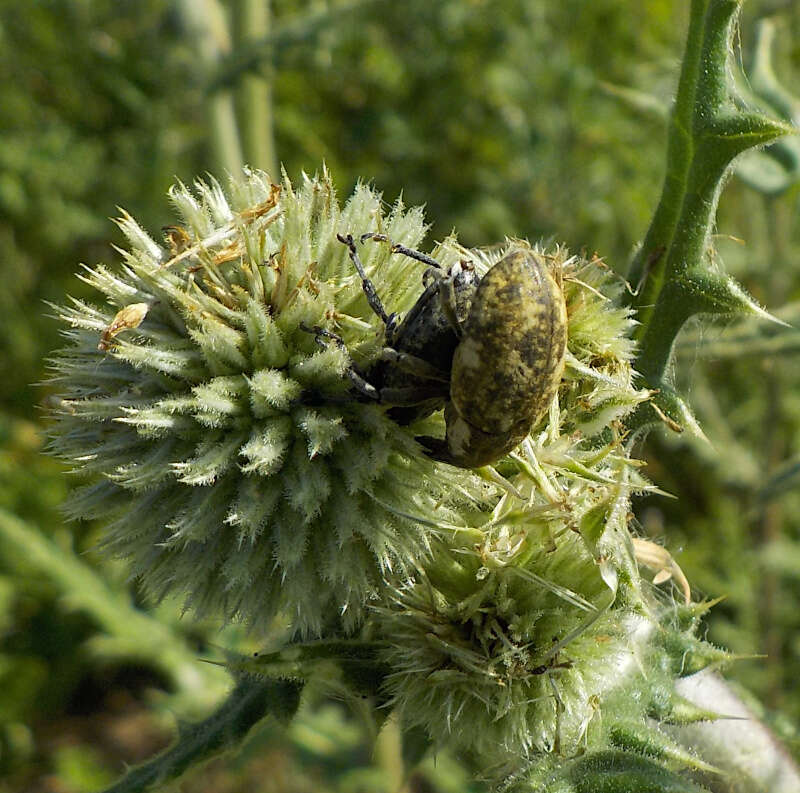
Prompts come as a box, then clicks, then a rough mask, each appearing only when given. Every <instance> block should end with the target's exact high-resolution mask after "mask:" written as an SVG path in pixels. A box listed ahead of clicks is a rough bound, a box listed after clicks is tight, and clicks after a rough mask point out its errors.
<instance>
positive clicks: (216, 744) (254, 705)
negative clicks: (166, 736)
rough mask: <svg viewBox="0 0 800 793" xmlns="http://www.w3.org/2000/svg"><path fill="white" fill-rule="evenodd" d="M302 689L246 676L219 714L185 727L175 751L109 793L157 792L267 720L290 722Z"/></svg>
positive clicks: (142, 767) (140, 769) (136, 770)
mask: <svg viewBox="0 0 800 793" xmlns="http://www.w3.org/2000/svg"><path fill="white" fill-rule="evenodd" d="M301 690H302V686H301V685H300V684H298V683H292V682H286V681H275V680H270V681H264V680H257V679H255V678H252V677H245V678H242V679H241V680H240V681H239V683H238V684H237V685H236V687H235V688H234V689H233V691H231V693H230V695H229V696H228V699H227V700H225V702H224V703H223V704H222V705H221V706H220V707H219V708H218V709H217V711H216V712H214V713H213V714H212V715H211V716H209V717H208V718H207V719H205V721H201V722H198V723H195V724H190V725H186V726H182V727H181V729H180V732H179V734H178V740H177V741H176V742H175V744H174V745H173V746H172V747H170V748H169V749H167V751H165V752H163V753H162V754H160V755H158V756H157V757H155V758H154V759H152V760H150V761H149V762H147V763H144V764H143V765H140V766H137V767H136V768H132V769H131V770H130V771H128V773H127V774H126V775H125V776H124V777H123V778H122V779H121V780H120V781H119V782H117V783H116V784H115V785H112V786H111V787H110V788H107V789H106V792H105V793H140V792H141V791H147V790H156V789H157V788H159V787H160V786H162V785H164V784H166V783H168V782H171V781H173V780H175V779H177V778H178V777H180V776H181V775H182V774H183V773H184V772H185V771H186V770H187V769H190V768H192V767H195V766H196V765H197V764H198V763H201V762H205V761H206V760H209V759H211V758H212V757H215V756H216V755H218V754H220V753H221V752H224V751H226V750H228V749H232V748H235V747H236V746H238V745H239V744H241V742H242V741H243V740H244V738H245V736H246V735H247V733H248V732H249V731H250V728H251V727H253V725H255V724H257V723H258V722H259V721H261V719H263V718H264V717H265V716H267V715H270V716H273V717H274V718H276V719H277V720H278V721H279V722H280V723H282V724H286V723H287V722H288V721H289V720H290V719H291V718H292V717H293V716H294V714H295V713H296V711H297V707H298V705H299V704H300V692H301Z"/></svg>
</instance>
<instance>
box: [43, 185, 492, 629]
mask: <svg viewBox="0 0 800 793" xmlns="http://www.w3.org/2000/svg"><path fill="white" fill-rule="evenodd" d="M228 192H229V196H226V195H225V193H224V192H223V190H222V189H221V188H220V186H219V185H218V184H217V183H216V182H214V181H209V182H197V183H196V185H195V190H194V192H192V191H190V190H188V189H186V188H185V187H183V186H178V187H177V188H175V189H173V191H172V193H171V197H172V200H173V202H174V205H175V207H176V209H177V211H178V213H179V215H180V216H181V221H180V222H181V224H182V225H179V226H170V227H168V229H167V231H168V236H167V245H165V246H161V245H159V244H157V243H156V242H155V241H154V240H153V239H152V238H151V237H149V236H148V235H147V233H146V232H145V231H144V230H142V229H141V228H140V227H139V226H138V225H137V224H136V223H135V221H134V220H133V219H132V218H131V217H130V216H128V215H127V214H123V216H122V218H121V219H120V220H119V225H120V228H121V229H122V231H123V232H124V234H125V236H126V237H127V239H128V241H129V243H130V246H131V247H130V250H129V251H123V252H122V254H123V257H124V264H123V265H122V266H121V267H120V268H119V269H111V268H108V267H106V266H104V265H99V266H97V267H94V268H91V269H89V268H86V271H85V273H84V274H83V275H82V276H81V278H82V279H83V280H84V281H86V282H87V283H88V284H90V285H91V286H93V287H95V288H96V289H97V290H98V292H99V293H100V294H101V295H102V296H103V297H104V298H105V301H106V304H105V305H102V306H97V305H91V304H88V303H85V302H82V301H78V300H73V301H72V305H70V306H68V307H58V308H57V311H58V316H59V317H60V318H61V320H63V321H64V322H65V323H67V324H68V325H69V326H70V328H69V329H68V330H67V331H66V332H65V335H66V337H67V339H68V340H69V346H68V347H66V349H63V350H61V351H60V352H58V353H57V354H56V355H55V356H54V357H53V359H52V361H51V363H52V367H53V369H54V374H53V377H52V380H51V383H52V384H53V385H54V386H55V387H56V388H57V389H58V390H59V391H60V394H61V395H60V399H59V401H58V407H57V408H56V409H55V410H54V418H55V422H54V426H53V429H52V448H53V450H54V451H55V453H57V454H58V455H59V456H61V457H63V458H64V459H65V460H67V461H68V462H70V463H72V464H74V466H75V468H76V469H77V470H78V471H80V472H84V473H88V474H95V475H99V477H98V478H97V480H96V481H94V482H93V483H91V484H88V485H86V486H84V487H83V488H81V489H78V490H77V491H76V492H75V494H74V495H73V497H72V499H71V501H70V502H69V503H68V505H67V511H68V514H70V515H72V516H75V517H87V518H102V519H103V520H104V521H105V522H106V524H107V526H106V535H105V540H104V543H105V546H106V548H107V549H108V550H109V551H110V552H112V553H114V554H116V555H120V556H124V557H127V558H128V559H129V560H130V561H131V563H132V569H133V574H134V575H136V576H138V577H139V578H140V579H141V581H142V582H143V584H144V585H145V588H146V589H147V590H148V591H149V592H150V593H152V594H153V595H154V596H156V597H160V596H163V595H164V594H166V593H168V592H179V593H180V592H183V593H185V594H186V595H187V602H188V604H189V605H190V606H191V607H193V608H195V609H196V610H197V611H199V612H200V613H211V612H222V613H224V614H225V616H227V617H243V618H245V619H246V620H248V621H249V622H252V623H255V624H257V625H259V626H261V627H262V628H266V627H268V624H269V621H270V620H271V619H272V618H273V617H274V616H275V615H277V614H279V613H282V614H285V615H287V616H288V617H289V619H290V621H291V625H292V627H293V629H294V630H295V631H296V632H298V633H300V634H302V635H314V634H318V633H320V632H321V631H322V630H323V627H324V626H327V627H329V628H330V627H331V626H332V625H343V626H344V628H345V629H348V630H349V629H352V628H354V627H355V626H356V625H358V624H359V622H360V621H361V620H362V618H363V614H364V607H365V604H366V603H367V602H368V601H369V600H370V598H371V597H373V595H374V593H375V591H376V589H377V588H378V586H379V583H380V581H381V580H382V577H383V576H384V575H386V574H387V573H388V572H389V571H391V570H395V571H402V570H405V569H413V568H415V567H416V566H418V565H419V561H420V557H421V555H424V553H425V552H426V548H427V545H428V537H427V534H426V533H427V532H428V531H429V529H427V528H426V527H424V526H423V525H421V524H419V523H417V522H415V521H413V520H409V519H408V518H406V517H403V515H404V514H407V513H419V514H424V515H432V514H434V513H435V514H436V515H437V516H438V518H439V519H444V520H448V519H453V517H454V513H453V512H452V509H451V507H453V506H454V505H455V503H456V498H455V497H454V495H453V494H454V493H457V494H458V496H457V498H458V499H463V498H464V494H465V493H467V494H469V495H470V496H471V497H473V498H477V499H478V500H481V499H482V498H483V496H484V491H485V490H486V488H487V486H486V485H485V484H481V483H480V481H479V480H478V479H477V478H476V477H474V476H472V475H471V474H468V473H466V472H465V473H458V474H454V473H453V472H452V471H450V472H448V475H447V477H440V476H437V475H435V469H436V464H435V463H433V462H431V461H430V460H428V459H427V458H426V457H425V456H424V455H423V454H422V452H421V451H420V450H419V447H418V446H417V444H416V443H415V441H414V440H413V435H412V434H411V433H410V432H409V431H407V430H405V429H402V428H400V427H398V426H397V425H396V424H395V423H393V422H392V421H390V420H389V419H388V418H387V417H386V416H385V415H384V412H383V409H382V408H379V407H376V406H373V405H366V404H361V403H359V402H357V401H355V400H353V399H352V398H351V397H350V395H349V394H348V393H347V392H348V384H349V381H348V379H347V377H346V376H345V370H346V368H347V367H348V365H349V364H350V359H349V356H348V351H349V353H350V354H351V355H353V356H354V357H355V358H356V359H359V358H361V359H363V358H369V357H370V356H371V355H374V353H375V351H376V350H377V348H378V335H377V334H376V333H375V332H374V329H373V327H372V326H371V325H370V324H368V323H367V322H365V321H364V319H363V317H365V316H369V310H368V308H367V304H366V300H365V298H364V295H363V293H362V289H361V283H360V280H359V279H358V277H357V276H356V274H355V272H354V270H353V267H352V264H351V263H350V260H349V259H348V256H347V250H346V249H345V247H344V246H343V245H341V244H340V243H339V242H338V241H337V239H336V235H337V233H343V234H346V233H350V232H362V231H367V230H374V231H380V232H383V233H386V234H388V235H390V236H391V238H392V239H394V240H397V241H398V242H402V243H404V244H406V245H409V246H416V245H418V244H419V242H420V240H421V239H422V237H423V235H424V232H425V226H424V223H423V217H422V212H421V210H419V209H412V210H409V211H405V209H404V207H403V206H402V204H401V203H400V202H399V201H398V202H397V203H396V204H395V205H394V206H393V207H392V208H391V209H390V211H389V212H388V214H387V215H386V216H384V213H383V206H382V203H381V199H380V196H379V195H378V194H377V193H375V192H374V191H373V190H371V189H370V188H368V187H366V186H363V185H361V186H359V187H357V188H356V191H355V193H354V195H353V196H352V197H351V198H350V199H349V201H348V202H347V204H346V206H345V207H344V208H343V209H340V207H339V204H338V203H337V200H336V196H335V194H334V190H333V187H332V185H331V182H330V179H329V178H328V176H327V174H323V175H322V176H321V177H319V178H304V179H303V182H302V185H301V187H300V188H299V190H295V189H293V187H292V185H291V184H290V183H289V181H288V180H286V179H285V180H284V181H283V184H282V186H281V187H278V186H275V185H273V184H271V182H270V179H269V178H268V177H267V175H266V174H263V173H259V172H247V173H246V178H245V179H244V180H238V181H237V180H231V184H230V188H229V191H228ZM450 247H451V248H453V245H451V246H450ZM441 255H442V258H443V259H444V260H445V261H447V260H448V257H449V259H450V260H453V259H454V257H456V256H457V255H458V253H457V251H456V250H455V249H454V248H453V249H452V250H450V252H449V253H448V252H447V251H444V250H443V251H442V252H441ZM366 256H367V258H366V266H367V267H368V268H369V270H370V272H371V273H373V275H374V277H375V279H376V281H377V283H378V284H379V285H380V288H381V290H382V292H383V293H385V294H387V296H388V298H389V299H390V300H391V302H392V305H393V306H395V307H397V309H398V310H407V309H408V308H409V307H410V305H412V304H413V302H414V300H415V299H416V296H417V294H418V292H419V290H420V288H421V271H420V268H415V267H414V266H413V265H412V264H410V263H409V262H408V261H407V260H405V259H404V258H402V257H397V256H391V254H390V252H389V250H388V248H387V247H386V246H380V245H375V246H372V247H370V248H369V250H368V251H367V252H366ZM131 306H134V307H138V308H137V311H136V312H135V314H136V321H135V322H132V321H128V320H127V319H125V321H122V320H120V316H123V317H127V316H128V314H132V313H134V312H132V310H131V308H130V307H131ZM313 326H324V327H326V328H330V329H331V330H335V331H336V332H337V333H339V334H341V336H342V337H343V339H344V341H345V344H346V345H347V350H344V349H341V348H340V347H339V346H337V345H336V344H329V345H328V346H327V347H325V348H321V347H320V346H319V345H318V344H317V342H316V340H315V337H314V334H313V333H309V332H308V330H307V329H308V328H312V327H313ZM454 483H456V484H457V485H460V486H461V488H460V492H459V488H458V487H456V488H454V487H452V485H453V484H454ZM340 619H341V620H342V622H338V620H340ZM332 620H333V622H331V621H332Z"/></svg>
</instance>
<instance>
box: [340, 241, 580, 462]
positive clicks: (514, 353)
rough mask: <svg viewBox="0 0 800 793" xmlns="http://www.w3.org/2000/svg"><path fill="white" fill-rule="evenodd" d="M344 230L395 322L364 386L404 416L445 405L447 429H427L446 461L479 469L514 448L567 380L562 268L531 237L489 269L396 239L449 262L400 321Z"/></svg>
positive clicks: (375, 303) (428, 441) (367, 284)
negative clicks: (439, 432) (437, 434)
mask: <svg viewBox="0 0 800 793" xmlns="http://www.w3.org/2000/svg"><path fill="white" fill-rule="evenodd" d="M365 236H372V237H374V238H376V239H379V240H382V239H383V238H382V237H380V236H378V235H365ZM340 239H341V240H342V242H345V243H346V244H348V245H349V247H350V255H351V258H352V259H353V262H354V263H355V265H356V268H357V269H358V271H359V274H360V275H361V276H362V282H363V284H364V291H365V293H366V294H367V298H368V300H369V302H370V306H371V307H372V308H373V310H374V311H375V313H376V314H378V316H380V317H381V318H382V319H383V320H384V323H385V325H386V333H385V340H386V347H385V348H384V351H383V355H382V356H381V360H380V361H379V362H378V363H376V364H375V365H374V366H373V367H372V368H370V370H369V371H368V372H367V373H366V377H365V378H364V379H363V380H361V383H360V384H359V383H357V382H356V380H354V382H356V385H357V387H358V388H359V390H360V391H361V392H362V394H365V395H366V396H368V397H369V398H371V399H376V400H378V401H380V402H383V403H385V404H389V405H392V407H391V409H390V415H391V416H392V418H393V419H394V420H395V421H398V422H399V423H403V424H407V423H411V422H412V421H414V420H416V419H419V418H423V417H424V416H427V415H429V414H430V413H432V412H434V411H435V410H438V409H439V408H441V407H444V417H445V425H446V435H445V438H444V439H441V438H431V437H427V436H426V437H421V438H418V440H419V441H420V442H421V443H422V444H423V445H424V446H425V448H426V450H427V451H428V453H429V454H430V456H431V457H433V458H435V459H437V460H441V461H443V462H447V463H450V464H451V465H455V466H458V467H460V468H476V467H479V466H482V465H488V464H489V463H491V462H493V461H495V460H497V459H499V458H500V457H502V456H503V455H505V454H507V453H508V452H510V451H511V450H512V449H513V448H514V447H515V446H517V445H518V444H519V443H520V442H521V441H522V440H523V439H524V438H525V436H526V435H527V434H528V433H529V432H530V429H531V427H532V426H533V425H534V424H535V423H536V422H538V421H539V420H540V419H541V418H542V416H543V415H544V414H545V412H546V411H547V410H548V408H549V407H550V404H551V403H552V401H553V398H554V397H555V395H556V392H557V391H558V386H559V383H560V381H561V375H562V372H563V370H564V353H565V350H566V342H567V310H566V304H565V300H564V294H563V292H562V289H561V283H560V273H555V274H554V273H553V272H552V271H551V266H550V264H549V263H548V261H547V259H546V258H545V257H544V256H543V255H541V254H539V253H537V252H536V251H534V250H533V249H531V248H530V246H528V245H527V244H525V243H517V244H515V245H514V246H513V247H512V249H511V250H510V251H509V253H508V254H507V255H506V256H505V257H503V259H501V260H500V261H499V262H498V263H497V264H496V265H494V267H492V268H491V269H490V270H489V271H488V272H487V273H486V274H485V275H484V276H483V278H479V277H478V276H477V274H476V273H475V272H474V270H473V268H472V267H471V266H470V265H469V264H467V263H465V262H461V263H459V264H458V265H455V266H454V267H451V268H450V270H448V271H446V272H445V271H444V270H443V269H441V266H440V265H439V264H438V263H437V262H436V261H435V260H433V259H431V258H430V257H428V256H426V255H425V254H420V253H419V252H417V251H411V250H409V249H406V248H403V247H402V246H399V245H394V246H393V251H395V252H399V253H405V254H406V255H409V256H411V257H412V258H416V259H419V260H420V261H423V262H425V263H426V264H428V265H429V266H430V267H434V268H439V269H438V270H434V271H432V270H428V272H427V273H426V278H428V279H431V282H430V283H428V285H427V286H426V288H425V291H424V292H423V293H422V295H421V296H420V297H419V299H418V300H417V302H416V303H415V304H414V306H412V308H411V310H410V311H409V312H408V314H407V315H406V317H405V318H404V320H403V321H402V322H401V323H400V324H399V325H398V324H396V322H395V319H396V318H395V315H387V314H386V312H385V311H384V310H383V306H382V305H381V303H380V300H379V298H378V297H377V295H376V294H375V290H374V286H373V285H372V282H371V281H369V279H368V278H367V277H366V275H365V274H364V269H363V266H362V265H361V262H360V260H359V259H358V254H357V253H356V248H355V244H354V243H353V240H352V238H351V237H347V238H344V237H342V238H340ZM354 377H355V376H354ZM358 379H359V380H360V379H361V378H358Z"/></svg>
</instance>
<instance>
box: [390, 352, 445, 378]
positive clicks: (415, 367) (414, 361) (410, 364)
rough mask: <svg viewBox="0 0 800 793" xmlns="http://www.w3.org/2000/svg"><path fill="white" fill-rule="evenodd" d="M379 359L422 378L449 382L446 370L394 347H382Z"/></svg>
mask: <svg viewBox="0 0 800 793" xmlns="http://www.w3.org/2000/svg"><path fill="white" fill-rule="evenodd" d="M381 360H382V361H388V362H389V363H392V364H394V365H395V366H397V367H398V368H399V369H401V370H402V371H404V372H406V373H407V374H411V375H415V376H416V377H421V378H422V379H423V380H438V381H439V382H442V383H449V382H450V377H449V376H448V375H447V373H446V372H443V371H442V370H441V369H438V368H437V367H435V366H433V365H432V364H430V363H428V362H427V361H426V360H425V359H424V358H419V357H418V356H416V355H410V354H409V353H407V352H400V351H399V350H396V349H394V347H384V348H383V349H382V350H381Z"/></svg>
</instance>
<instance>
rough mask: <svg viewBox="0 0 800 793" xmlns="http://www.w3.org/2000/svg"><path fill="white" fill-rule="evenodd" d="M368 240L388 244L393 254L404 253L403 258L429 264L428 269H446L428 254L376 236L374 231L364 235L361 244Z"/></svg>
mask: <svg viewBox="0 0 800 793" xmlns="http://www.w3.org/2000/svg"><path fill="white" fill-rule="evenodd" d="M367 240H374V241H375V242H388V243H389V245H391V248H392V253H402V254H403V256H408V258H409V259H415V260H416V261H418V262H422V263H423V264H427V265H428V267H435V268H436V269H437V270H443V269H444V268H443V267H442V265H441V264H439V262H437V261H436V259H434V258H433V257H431V256H428V254H427V253H423V252H422V251H417V250H414V248H406V246H405V245H401V244H400V243H399V242H392V241H391V240H390V239H389V238H388V237H387V236H386V235H385V234H376V233H375V232H372V231H370V232H367V233H366V234H362V235H361V242H362V243H363V242H366V241H367Z"/></svg>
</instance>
